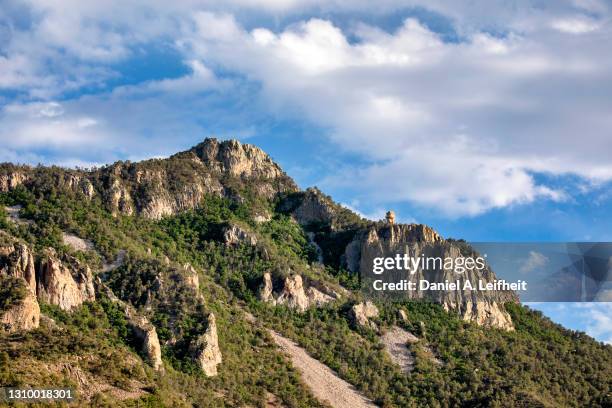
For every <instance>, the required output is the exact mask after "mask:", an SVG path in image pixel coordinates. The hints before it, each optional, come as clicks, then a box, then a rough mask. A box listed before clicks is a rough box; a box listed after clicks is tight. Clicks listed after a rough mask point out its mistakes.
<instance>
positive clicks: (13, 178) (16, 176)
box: [0, 165, 27, 193]
mask: <svg viewBox="0 0 612 408" xmlns="http://www.w3.org/2000/svg"><path fill="white" fill-rule="evenodd" d="M26 180H27V175H26V173H25V172H24V171H23V170H22V169H21V168H20V167H18V166H12V165H8V166H6V168H5V169H1V170H0V192H2V193H6V192H7V191H10V190H12V189H14V188H15V187H17V186H20V185H21V184H23V182H24V181H26Z"/></svg>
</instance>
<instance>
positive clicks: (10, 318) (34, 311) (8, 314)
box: [0, 279, 40, 333]
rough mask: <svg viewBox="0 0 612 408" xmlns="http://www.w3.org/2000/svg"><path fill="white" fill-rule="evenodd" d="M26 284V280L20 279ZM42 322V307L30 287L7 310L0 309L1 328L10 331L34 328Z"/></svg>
mask: <svg viewBox="0 0 612 408" xmlns="http://www.w3.org/2000/svg"><path fill="white" fill-rule="evenodd" d="M19 281H21V282H22V284H23V285H24V286H25V284H26V283H25V281H23V280H22V279H19ZM39 324H40V307H39V306H38V301H37V300H36V295H34V293H33V292H32V291H31V290H30V289H29V288H26V289H25V290H24V296H23V297H22V298H21V299H19V300H17V301H16V302H14V303H13V304H12V305H11V306H10V307H9V308H8V309H7V310H4V311H0V330H2V331H6V332H8V333H14V332H17V331H26V330H32V329H35V328H37V327H38V325H39Z"/></svg>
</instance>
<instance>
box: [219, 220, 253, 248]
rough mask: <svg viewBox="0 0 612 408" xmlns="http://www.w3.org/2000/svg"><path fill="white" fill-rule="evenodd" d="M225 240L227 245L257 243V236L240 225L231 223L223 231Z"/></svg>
mask: <svg viewBox="0 0 612 408" xmlns="http://www.w3.org/2000/svg"><path fill="white" fill-rule="evenodd" d="M223 241H224V242H225V243H226V244H227V245H238V244H247V245H257V237H256V236H255V235H254V234H253V233H252V232H249V231H247V230H245V229H244V228H242V227H240V226H239V225H235V224H233V225H229V226H227V227H226V228H225V231H224V232H223Z"/></svg>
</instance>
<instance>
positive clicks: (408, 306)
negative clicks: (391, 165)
mask: <svg viewBox="0 0 612 408" xmlns="http://www.w3.org/2000/svg"><path fill="white" fill-rule="evenodd" d="M245 146H246V147H245ZM0 201H1V204H2V206H0V230H1V232H2V234H0V279H2V280H3V282H5V281H6V282H7V287H11V288H13V286H14V287H15V288H14V290H13V289H11V290H8V291H4V292H3V291H0V301H2V302H1V303H0V304H1V305H3V307H2V309H0V313H1V314H2V317H3V320H2V321H3V322H4V323H6V325H5V326H6V328H5V329H3V330H0V363H2V364H1V365H0V385H3V384H4V385H7V384H14V383H19V382H21V383H27V384H36V383H37V381H42V379H44V378H46V379H47V380H48V379H49V378H56V377H57V376H58V375H59V378H63V379H64V380H65V381H67V382H68V383H70V384H73V385H74V386H75V387H76V388H77V389H78V390H79V391H80V392H81V393H83V395H84V397H83V398H84V400H83V401H82V404H83V405H87V404H89V403H91V402H92V401H93V400H94V399H95V398H99V396H100V394H104V393H105V392H106V393H107V394H108V395H111V396H112V398H111V400H112V402H110V404H111V405H114V404H128V405H126V406H129V402H125V401H127V400H124V399H121V398H123V397H125V396H126V395H127V396H132V397H133V396H135V395H136V396H137V398H141V400H142V401H149V402H150V403H151V404H152V405H153V406H179V405H188V404H187V403H185V401H191V402H196V401H197V404H199V405H201V406H228V405H229V406H244V405H249V404H250V405H256V404H260V403H261V401H264V400H270V399H271V400H277V399H278V400H280V401H282V402H283V404H285V405H287V406H325V402H322V401H317V400H316V398H314V397H313V394H312V393H311V392H310V391H308V389H307V388H306V387H304V385H303V384H301V383H300V380H299V373H298V372H296V371H295V370H294V369H293V368H292V366H291V364H290V363H289V361H288V360H287V359H286V356H283V355H282V353H281V354H279V353H280V351H279V350H278V349H277V348H275V346H274V344H275V343H274V340H273V339H272V338H271V337H270V336H269V330H274V331H276V332H278V333H282V334H283V336H285V337H286V338H288V339H291V341H294V342H296V343H297V344H299V345H300V346H301V347H304V349H305V350H306V351H307V352H308V353H309V354H310V355H311V356H313V357H314V358H316V359H317V360H319V361H321V362H322V363H323V364H325V365H327V366H328V367H330V368H332V369H333V370H334V371H335V372H336V373H337V374H338V376H340V377H341V378H342V379H343V380H344V381H346V382H348V383H350V384H352V385H354V386H355V387H357V388H358V390H359V391H360V392H362V393H363V394H364V395H366V396H367V397H368V398H370V399H371V400H372V401H374V402H375V403H376V404H378V405H382V406H425V405H431V404H435V401H443V404H442V406H458V405H464V406H490V405H492V404H493V405H494V403H497V404H498V405H499V404H501V406H507V405H503V401H507V400H509V398H514V399H516V398H520V399H524V400H526V401H530V402H531V403H533V404H536V405H535V406H555V405H558V404H559V403H561V404H565V403H567V402H568V401H581V402H589V403H592V404H595V406H597V404H600V405H601V406H603V404H604V402H605V399H606V398H607V397H606V395H609V394H606V393H607V392H609V384H608V383H606V380H605V378H607V377H606V376H607V374H608V373H609V372H610V367H609V365H608V364H607V363H608V362H610V361H612V354H611V353H610V347H604V346H600V345H597V343H594V342H593V341H592V340H590V339H588V337H586V336H585V337H582V335H575V334H571V332H568V331H563V330H562V329H561V328H559V327H557V326H554V325H551V323H549V322H547V321H545V320H543V319H541V317H538V316H537V314H532V313H531V312H529V311H527V310H526V309H525V308H524V307H523V306H521V305H520V304H518V303H516V301H517V299H516V297H515V295H513V294H512V293H506V294H502V295H499V296H498V297H490V296H484V297H474V295H473V294H470V295H468V294H462V295H461V297H459V298H449V297H443V298H429V299H427V300H431V301H432V302H413V301H410V300H409V299H403V300H400V301H397V302H385V301H379V300H375V303H372V302H370V301H367V300H366V298H364V295H363V293H361V292H360V291H359V290H358V289H359V286H360V282H359V276H360V274H362V272H364V268H365V269H367V268H368V264H369V262H370V261H371V259H372V258H373V257H375V256H389V255H391V254H394V253H395V252H397V251H399V250H401V249H402V248H403V247H405V246H406V245H408V246H410V247H412V248H415V249H417V250H419V251H423V252H424V253H425V252H427V251H429V252H432V253H445V254H448V255H449V256H455V257H456V256H460V255H461V254H467V253H468V252H469V251H470V248H469V245H467V244H466V243H464V242H460V241H454V240H445V239H443V238H442V237H441V236H439V235H438V234H437V233H436V232H435V230H434V229H433V228H431V227H429V226H426V225H421V224H389V223H386V222H383V221H370V220H365V219H363V218H361V217H360V216H358V215H357V214H355V213H353V212H352V211H350V210H348V209H346V208H344V207H342V206H340V205H339V204H337V203H335V202H334V201H333V199H332V198H331V197H329V196H326V195H325V194H323V193H322V192H321V191H319V190H318V189H316V188H309V189H306V190H300V189H298V188H297V185H296V184H295V183H294V182H293V180H291V178H290V177H289V176H287V175H286V174H285V173H284V172H283V170H282V169H281V168H280V166H278V165H277V164H276V163H274V161H273V160H272V159H271V158H270V157H269V156H268V155H267V154H265V153H264V152H263V151H262V150H261V149H259V148H256V147H254V146H250V145H242V144H240V143H239V142H237V141H226V142H219V141H217V140H213V139H207V140H205V141H204V142H202V143H200V144H199V145H197V146H195V147H193V148H192V149H189V150H187V151H184V152H179V153H177V154H175V155H172V156H170V157H168V158H166V159H152V160H146V161H143V162H138V163H129V162H117V163H113V164H110V165H108V166H105V167H103V168H100V169H93V170H89V171H84V170H78V169H76V170H66V169H61V168H58V167H43V166H39V167H35V168H34V167H29V166H16V165H12V164H2V165H0ZM5 207H7V208H10V210H11V214H12V215H11V217H9V216H8V212H7V211H6V210H5ZM66 237H69V238H70V237H71V239H67V238H66ZM79 240H82V241H83V242H82V243H81V242H80V241H79ZM438 272H440V273H437V274H434V275H433V278H434V279H444V274H443V273H441V271H438ZM419 276H424V275H419ZM494 277H495V275H494V273H493V271H490V270H489V271H487V273H486V276H483V278H484V279H492V278H494ZM11 282H12V283H11ZM9 283H10V285H9ZM13 284H14V285H13ZM34 302H35V303H36V306H34ZM24 305H25V306H27V307H26V309H27V308H29V309H28V310H27V312H28V313H24ZM28 305H29V306H28ZM36 307H38V311H37V309H36ZM249 314H252V315H253V316H256V319H257V321H258V324H256V325H255V324H253V323H252V322H251V320H250V319H248V318H247V317H246V316H248V315H249ZM24 316H26V317H24ZM20 319H21V320H20ZM23 319H30V320H29V321H25V320H23ZM31 319H33V320H31ZM30 322H31V324H30ZM534 322H535V323H534ZM16 323H17V324H16ZM397 327H399V328H400V329H401V330H403V331H404V332H405V333H408V334H407V335H406V336H407V337H409V338H410V339H411V343H410V344H408V345H406V347H407V351H406V350H404V351H405V352H407V353H409V355H410V356H412V357H413V359H414V365H413V369H411V370H410V372H409V373H406V372H404V371H402V369H401V367H399V366H396V365H395V363H394V362H393V360H392V359H391V358H389V356H387V355H386V354H385V353H387V351H385V350H386V349H385V347H384V346H383V344H382V340H381V339H383V338H384V335H385V333H386V331H387V330H398V329H396V328H397ZM415 338H416V339H417V340H416V341H415V340H414V339H415ZM15 344H19V346H18V347H17V348H15ZM47 344H51V345H53V347H49V346H47ZM547 344H548V345H547ZM92 345H95V346H92ZM534 345H537V347H536V346H534ZM534 347H535V349H536V350H533V349H534ZM58 350H59V351H58ZM517 350H518V351H517ZM572 350H574V351H572ZM519 351H520V352H521V353H524V354H525V355H526V356H529V364H531V365H533V367H536V369H533V370H531V371H533V375H536V373H537V375H538V376H539V378H536V377H532V373H531V372H530V371H525V370H524V368H523V366H522V365H521V364H523V363H521V361H523V359H524V357H521V355H519V354H517V352H519ZM578 351H580V353H581V354H580V353H578ZM533 352H538V353H544V354H545V355H546V356H547V359H548V360H546V359H544V360H542V359H539V360H536V359H532V357H533ZM3 353H4V354H3ZM483 353H484V354H483ZM597 353H599V356H598V357H597ZM74 355H76V356H78V358H79V359H80V360H75V359H73V358H72V357H71V356H74ZM4 356H6V358H5V357H4ZM8 356H10V358H9V357H8ZM564 356H570V358H571V361H572V363H571V364H568V363H567V362H563V361H564V360H563V358H565V357H564ZM586 356H588V359H587V357H586ZM7 359H8V360H7ZM53 359H55V360H54V361H57V360H58V359H59V361H62V364H65V365H66V366H67V367H68V368H67V371H66V372H67V373H68V374H58V372H56V371H54V370H55V368H53V367H54V366H53V365H50V363H49V361H51V360H53ZM480 359H484V360H483V361H486V362H485V363H482V364H481V363H480V362H479V361H480ZM107 361H112V362H113V364H114V365H115V366H116V368H117V369H115V368H113V369H111V368H108V367H107V365H106V364H107ZM128 361H129V362H132V363H133V364H132V365H133V367H135V368H133V369H128V367H126V365H125V362H128ZM365 361H367V363H365ZM517 361H518V362H519V363H516V362H517ZM574 361H575V362H576V363H573V362H574ZM578 362H580V364H586V365H588V366H589V367H591V369H590V371H587V372H584V373H581V374H580V375H579V376H578V377H577V378H578V380H576V381H577V382H576V384H577V385H576V387H571V390H570V391H565V390H560V389H556V388H554V389H552V391H551V390H549V388H550V387H549V386H550V385H551V384H553V383H554V381H555V377H554V376H552V373H555V372H556V371H555V370H561V372H563V373H564V374H563V375H566V376H568V377H567V378H570V377H569V375H570V374H569V373H570V372H573V371H574V368H575V365H574V364H578ZM28 364H29V366H31V367H38V369H37V370H38V371H37V372H35V371H32V370H30V369H28V368H27V367H28ZM41 364H42V365H41ZM525 364H526V363H525ZM551 365H554V367H555V368H554V369H553V367H552V366H551ZM557 366H558V367H557ZM2 367H5V368H6V367H8V370H9V371H8V374H6V373H5V374H3V371H2V370H3V368H2ZM41 367H46V368H44V369H43V368H41ZM104 367H107V368H104ZM247 367H248V368H247ZM119 368H120V369H119ZM105 370H106V371H107V373H106V374H104V373H105ZM474 370H476V371H474ZM478 370H481V371H482V372H486V373H487V374H486V376H485V377H481V376H479V375H476V376H475V377H474V378H472V380H471V381H473V382H474V383H475V384H476V386H475V388H470V386H468V385H469V382H466V381H465V378H466V376H467V375H468V373H475V372H479V371H478ZM505 370H509V371H510V372H511V373H512V374H511V375H510V374H508V373H505ZM61 372H62V371H61V370H60V373H61ZM41 373H42V374H41ZM126 373H127V374H126ZM566 373H567V374H566ZM469 375H475V374H469ZM504 375H506V376H509V377H508V379H507V380H504V378H505V377H504ZM54 376H55V377H54ZM62 376H63V377H62ZM41 378H42V379H41ZM264 378H265V380H263V379H264ZM423 378H426V379H427V381H421V380H422V379H423ZM487 378H495V379H496V381H501V382H504V384H505V387H506V388H502V389H500V390H491V388H490V387H489V386H488V381H489V380H487ZM420 379H421V380H420ZM518 379H521V381H523V380H524V381H527V383H529V384H531V383H532V382H534V381H535V383H534V384H535V385H530V386H526V385H525V386H519V385H517V384H518V383H517V382H516V381H518ZM168 381H170V382H171V383H172V384H175V385H176V386H177V388H176V389H172V388H171V387H169V386H168ZM262 381H263V382H264V383H263V384H262ZM589 382H592V383H593V384H595V386H591V387H590V388H589V390H590V391H589V392H590V393H582V392H578V391H577V390H579V389H580V387H586V384H588V383H589ZM93 383H96V384H103V386H101V387H102V388H100V389H106V390H107V391H105V392H102V391H100V392H98V393H95V392H89V391H88V390H87V387H86V386H85V385H84V384H93ZM181 384H182V385H181ZM189 384H198V385H197V387H196V388H198V390H202V391H198V392H195V391H194V390H193V387H192V386H188V385H189ZM606 384H608V385H606ZM451 389H454V390H455V391H453V392H450V390H451ZM122 390H123V391H122ZM439 390H445V391H444V392H443V394H444V395H440V396H438V397H434V396H433V395H434V394H435V393H437V392H438V391H439ZM268 394H272V395H273V396H274V397H275V398H271V397H269V395H268ZM96 395H98V397H96ZM118 396H121V398H119V397H118ZM276 397H278V398H276ZM126 398H127V397H126ZM130 398H131V397H130ZM436 398H438V399H437V400H436ZM128 399H129V398H128ZM514 399H513V401H514ZM225 401H229V402H227V403H226V402H225ZM184 403H185V404H184ZM537 404H541V405H537ZM569 405H572V404H569ZM574 405H575V404H574Z"/></svg>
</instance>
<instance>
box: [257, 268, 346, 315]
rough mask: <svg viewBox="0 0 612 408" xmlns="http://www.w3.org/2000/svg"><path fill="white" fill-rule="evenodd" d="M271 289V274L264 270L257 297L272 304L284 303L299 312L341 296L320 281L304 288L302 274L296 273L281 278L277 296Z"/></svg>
mask: <svg viewBox="0 0 612 408" xmlns="http://www.w3.org/2000/svg"><path fill="white" fill-rule="evenodd" d="M273 290H274V287H273V282H272V275H271V274H270V273H269V272H266V273H264V276H263V283H262V286H261V287H260V290H259V299H260V300H261V301H263V302H268V303H271V304H274V305H286V306H287V307H290V308H292V309H297V310H299V311H300V312H303V311H305V310H306V309H308V308H309V307H314V306H323V305H324V304H326V303H329V302H332V301H334V300H336V299H338V298H339V297H340V296H341V295H340V294H339V293H338V292H336V291H334V290H332V289H331V288H329V287H328V286H327V285H325V284H323V283H320V282H310V284H309V286H308V287H307V288H305V287H304V281H303V279H302V276H301V275H297V274H296V275H289V276H287V277H285V278H284V279H283V286H282V289H281V290H280V293H278V296H276V297H275V296H274V293H273Z"/></svg>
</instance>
